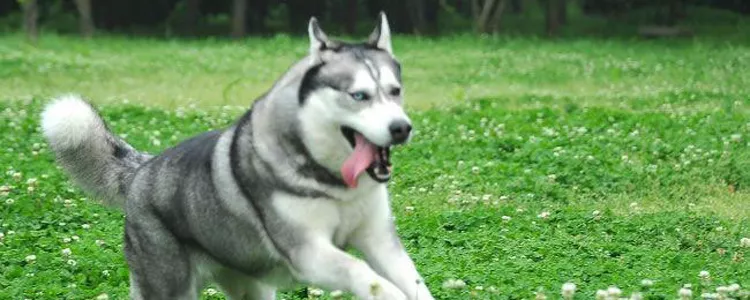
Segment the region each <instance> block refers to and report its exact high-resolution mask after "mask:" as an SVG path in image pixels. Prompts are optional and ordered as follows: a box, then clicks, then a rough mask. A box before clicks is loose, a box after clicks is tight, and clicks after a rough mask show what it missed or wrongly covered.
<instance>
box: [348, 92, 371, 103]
mask: <svg viewBox="0 0 750 300" xmlns="http://www.w3.org/2000/svg"><path fill="white" fill-rule="evenodd" d="M350 95H351V96H352V98H354V100H356V101H365V100H367V99H370V96H367V94H365V93H364V92H356V93H351V94H350Z"/></svg>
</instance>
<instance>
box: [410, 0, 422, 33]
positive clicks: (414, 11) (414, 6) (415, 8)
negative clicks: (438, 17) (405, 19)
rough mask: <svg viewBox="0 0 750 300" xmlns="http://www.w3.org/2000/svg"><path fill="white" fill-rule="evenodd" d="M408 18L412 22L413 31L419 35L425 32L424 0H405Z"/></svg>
mask: <svg viewBox="0 0 750 300" xmlns="http://www.w3.org/2000/svg"><path fill="white" fill-rule="evenodd" d="M406 4H407V5H408V8H407V10H408V11H409V18H410V19H411V20H412V24H414V28H413V30H414V33H415V34H417V35H419V34H423V33H425V32H424V31H425V19H424V2H422V0H407V2H406Z"/></svg>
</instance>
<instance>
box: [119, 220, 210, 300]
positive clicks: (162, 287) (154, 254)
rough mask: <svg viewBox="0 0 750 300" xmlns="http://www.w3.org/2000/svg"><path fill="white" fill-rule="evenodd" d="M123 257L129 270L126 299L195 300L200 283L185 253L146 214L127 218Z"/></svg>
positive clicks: (174, 239)
mask: <svg viewBox="0 0 750 300" xmlns="http://www.w3.org/2000/svg"><path fill="white" fill-rule="evenodd" d="M125 257H126V259H127V262H128V267H129V268H130V298H131V299H134V300H137V299H144V300H150V299H186V300H187V299H190V300H195V299H198V295H199V289H200V288H201V282H199V281H200V280H199V278H197V277H196V272H195V268H193V267H192V265H191V263H192V262H191V259H190V253H189V250H188V249H187V248H186V247H185V246H184V245H182V244H181V243H179V240H178V239H177V238H176V237H175V236H174V235H172V233H171V232H170V231H169V230H167V229H166V228H165V227H164V226H163V225H162V224H161V222H160V221H159V219H158V218H153V216H151V215H150V214H141V215H138V217H135V218H131V217H130V216H128V219H127V220H126V224H125Z"/></svg>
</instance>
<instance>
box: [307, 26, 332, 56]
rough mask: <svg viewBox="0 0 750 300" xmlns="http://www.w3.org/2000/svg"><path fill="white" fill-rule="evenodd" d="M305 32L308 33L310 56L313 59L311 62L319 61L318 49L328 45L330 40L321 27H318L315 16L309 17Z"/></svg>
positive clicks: (320, 49)
mask: <svg viewBox="0 0 750 300" xmlns="http://www.w3.org/2000/svg"><path fill="white" fill-rule="evenodd" d="M307 33H308V35H310V57H312V59H313V63H317V62H318V61H320V51H322V50H324V49H325V48H327V47H328V45H329V44H330V43H331V41H330V40H329V39H328V36H327V35H326V33H325V32H323V29H321V28H320V24H319V23H318V19H317V18H315V17H312V18H310V23H309V24H308V25H307Z"/></svg>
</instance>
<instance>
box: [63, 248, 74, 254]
mask: <svg viewBox="0 0 750 300" xmlns="http://www.w3.org/2000/svg"><path fill="white" fill-rule="evenodd" d="M61 252H62V255H63V256H70V255H72V254H73V251H71V250H70V248H65V249H62V251H61Z"/></svg>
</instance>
